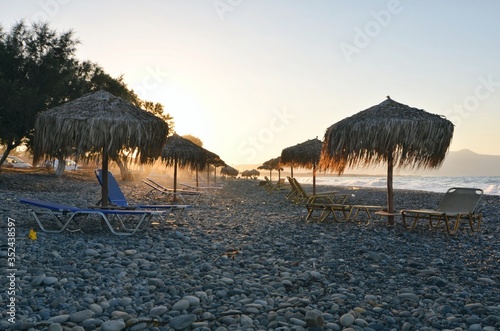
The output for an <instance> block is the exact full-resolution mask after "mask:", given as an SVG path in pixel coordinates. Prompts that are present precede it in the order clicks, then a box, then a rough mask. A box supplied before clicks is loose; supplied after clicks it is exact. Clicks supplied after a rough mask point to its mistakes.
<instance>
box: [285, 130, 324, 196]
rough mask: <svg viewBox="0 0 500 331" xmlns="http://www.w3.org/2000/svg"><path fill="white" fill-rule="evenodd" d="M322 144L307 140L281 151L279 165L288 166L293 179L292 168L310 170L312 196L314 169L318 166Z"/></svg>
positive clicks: (314, 189) (318, 141) (314, 187)
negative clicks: (311, 172) (311, 171)
mask: <svg viewBox="0 0 500 331" xmlns="http://www.w3.org/2000/svg"><path fill="white" fill-rule="evenodd" d="M322 147H323V143H322V142H321V141H320V140H319V139H318V138H315V139H309V140H307V141H305V142H303V143H301V144H297V145H295V146H290V147H287V148H285V149H283V150H282V151H281V164H282V165H289V166H290V168H291V176H292V177H293V167H294V166H298V167H302V168H312V170H313V194H316V168H317V166H318V164H319V160H320V156H321V149H322Z"/></svg>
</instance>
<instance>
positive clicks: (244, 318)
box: [240, 314, 305, 326]
mask: <svg viewBox="0 0 500 331" xmlns="http://www.w3.org/2000/svg"><path fill="white" fill-rule="evenodd" d="M240 323H241V325H242V326H252V325H253V319H252V318H251V317H250V316H248V315H245V314H242V315H241V316H240ZM304 324H305V323H304Z"/></svg>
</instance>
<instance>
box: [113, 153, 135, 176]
mask: <svg viewBox="0 0 500 331" xmlns="http://www.w3.org/2000/svg"><path fill="white" fill-rule="evenodd" d="M124 161H125V162H124ZM124 161H123V160H122V159H121V158H120V157H117V158H116V160H115V162H116V164H117V165H118V168H120V175H121V176H122V180H132V173H131V172H130V170H129V169H128V167H127V158H126V157H124Z"/></svg>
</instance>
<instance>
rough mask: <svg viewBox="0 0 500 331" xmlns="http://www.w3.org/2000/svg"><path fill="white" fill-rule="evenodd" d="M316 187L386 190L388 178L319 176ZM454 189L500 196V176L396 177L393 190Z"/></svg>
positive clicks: (304, 181)
mask: <svg viewBox="0 0 500 331" xmlns="http://www.w3.org/2000/svg"><path fill="white" fill-rule="evenodd" d="M296 178H297V180H298V181H299V183H302V184H312V182H313V178H312V175H311V176H307V175H305V174H304V175H301V176H300V177H296ZM316 185H321V186H323V185H334V186H346V187H371V188H386V187H387V177H383V176H362V175H361V176H358V175H356V176H347V175H342V176H317V177H316ZM452 187H471V188H479V189H482V190H483V192H484V194H489V195H500V176H477V177H461V176H394V177H393V188H394V189H403V190H419V191H429V192H439V193H444V192H446V191H447V190H448V189H449V188H452Z"/></svg>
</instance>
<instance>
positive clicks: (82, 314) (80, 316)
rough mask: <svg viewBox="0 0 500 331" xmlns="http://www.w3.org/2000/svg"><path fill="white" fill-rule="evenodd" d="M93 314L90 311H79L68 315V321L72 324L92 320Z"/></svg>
mask: <svg viewBox="0 0 500 331" xmlns="http://www.w3.org/2000/svg"><path fill="white" fill-rule="evenodd" d="M94 314H95V313H94V312H93V311H92V310H90V309H86V310H81V311H77V312H76V313H73V314H71V315H69V320H70V321H71V322H73V323H81V322H83V321H85V320H86V319H89V318H92V317H93V316H94Z"/></svg>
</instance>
